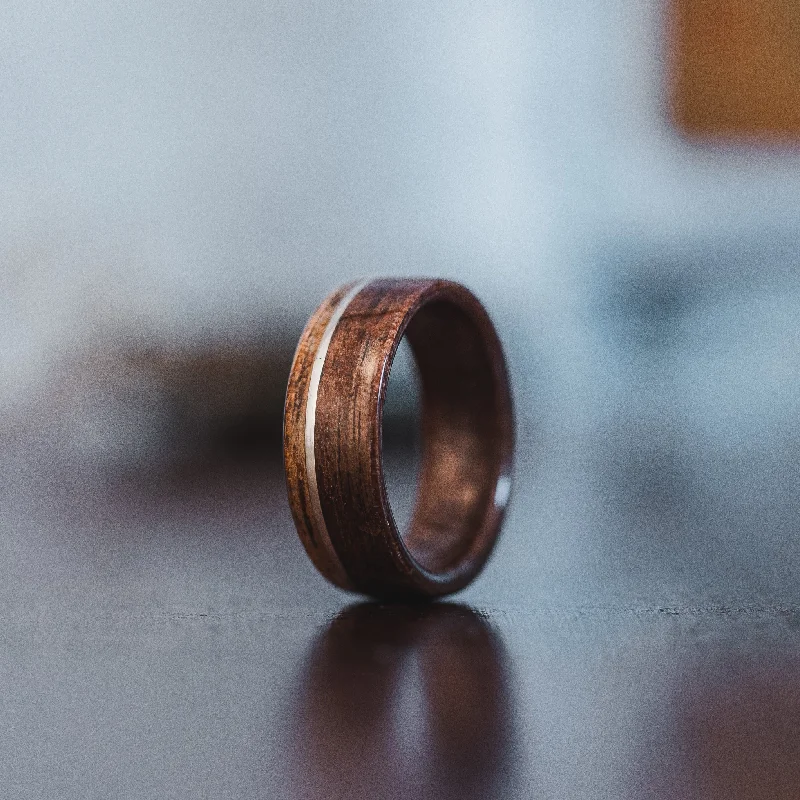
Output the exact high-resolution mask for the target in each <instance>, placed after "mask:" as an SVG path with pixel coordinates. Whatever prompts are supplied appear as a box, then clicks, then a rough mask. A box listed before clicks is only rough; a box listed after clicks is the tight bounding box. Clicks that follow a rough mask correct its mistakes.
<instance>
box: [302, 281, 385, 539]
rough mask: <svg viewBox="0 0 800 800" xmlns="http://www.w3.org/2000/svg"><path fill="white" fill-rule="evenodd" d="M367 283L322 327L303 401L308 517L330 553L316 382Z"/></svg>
mask: <svg viewBox="0 0 800 800" xmlns="http://www.w3.org/2000/svg"><path fill="white" fill-rule="evenodd" d="M369 282H370V281H369V280H365V281H360V282H359V283H357V284H356V285H355V286H353V288H352V289H350V291H349V292H348V293H347V294H346V295H345V296H344V297H343V298H342V299H341V300H340V301H339V303H338V305H337V306H336V308H334V309H333V313H332V314H331V318H330V319H329V320H328V324H327V325H326V326H325V330H324V332H323V334H322V339H321V340H320V343H319V347H318V348H317V353H316V355H315V356H314V363H313V365H312V366H311V377H310V378H309V382H308V400H307V401H306V430H305V434H306V476H307V479H308V494H309V497H310V499H311V516H312V522H313V524H314V531H315V533H317V535H318V536H319V537H320V538H322V539H324V540H325V543H326V544H327V545H328V547H329V549H330V550H331V551H333V552H335V551H334V550H333V545H332V544H331V538H330V535H329V534H328V526H327V525H326V524H325V518H324V517H323V516H322V505H321V504H320V500H319V487H318V486H317V458H316V455H315V454H314V429H315V427H316V423H317V395H318V394H319V380H320V378H321V377H322V368H323V367H324V366H325V358H326V356H327V355H328V347H329V346H330V343H331V339H332V338H333V334H334V331H335V330H336V326H337V325H338V324H339V320H340V319H341V318H342V315H343V314H344V312H345V311H347V307H348V306H349V305H350V303H351V302H352V300H353V298H354V297H355V296H356V295H357V294H358V293H359V292H360V291H361V290H362V289H363V288H364V287H365V286H366V285H367V284H368V283H369Z"/></svg>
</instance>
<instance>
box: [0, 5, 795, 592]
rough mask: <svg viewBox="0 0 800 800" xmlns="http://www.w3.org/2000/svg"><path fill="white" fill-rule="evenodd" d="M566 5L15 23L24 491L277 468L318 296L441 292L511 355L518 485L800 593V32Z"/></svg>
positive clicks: (5, 291) (5, 289) (736, 9)
mask: <svg viewBox="0 0 800 800" xmlns="http://www.w3.org/2000/svg"><path fill="white" fill-rule="evenodd" d="M557 5H558V7H557V8H556V7H554V5H553V4H552V3H541V2H524V3H522V2H520V3H517V2H513V0H502V1H501V2H492V0H488V1H487V2H469V3H448V2H445V3H437V4H434V5H431V4H430V3H415V2H410V3H403V4H400V5H397V4H374V3H355V4H345V5H343V4H340V3H315V2H304V1H303V0H301V2H292V3H279V2H272V0H268V1H267V2H263V1H262V2H257V3H253V2H240V3H235V4H230V3H216V2H214V1H213V0H208V1H204V2H201V3H195V4H186V3H156V4H154V3H148V2H140V3H135V4H130V3H118V2H112V3H107V2H103V3H99V2H91V0H87V1H85V2H77V3H67V4H64V3H47V2H45V3H42V4H36V5H31V4H27V3H24V4H21V5H20V4H13V5H11V6H9V7H8V8H6V9H5V10H4V11H3V12H2V24H1V25H0V53H2V57H1V58H2V70H1V71H0V92H2V95H1V96H2V103H3V115H2V122H0V220H2V237H0V239H1V241H0V247H2V265H3V266H2V271H1V272H0V281H2V293H1V294H0V303H2V315H1V316H0V319H2V331H3V335H2V339H0V373H1V374H2V380H1V382H0V385H2V393H1V394H0V403H1V404H2V408H1V410H0V437H1V439H2V451H3V453H4V458H5V459H6V460H7V461H8V463H9V466H8V469H7V471H6V476H7V479H6V483H7V485H8V486H13V485H15V484H19V485H20V486H22V487H28V488H30V486H31V485H32V484H31V480H32V478H33V476H35V475H39V476H40V477H41V478H42V481H43V483H42V487H41V491H40V492H39V493H38V494H37V496H40V497H41V495H42V494H44V495H52V494H54V493H55V494H57V493H58V487H59V486H60V485H61V484H62V483H63V482H64V480H67V482H69V481H73V482H78V483H81V482H83V481H89V484H82V485H84V486H85V485H91V486H95V485H101V484H102V485H103V486H107V485H108V484H109V482H110V483H114V482H119V481H123V482H125V481H129V480H131V479H132V480H134V481H135V482H137V484H141V483H142V482H144V483H145V484H146V485H147V486H149V487H150V489H154V488H155V487H157V486H162V487H163V486H164V485H165V481H168V480H170V479H171V477H173V476H174V475H176V474H180V475H182V474H183V473H184V471H185V470H187V469H190V470H191V469H194V468H195V466H196V465H197V464H202V465H203V466H202V469H203V470H205V469H206V468H207V467H208V466H209V465H210V466H211V468H212V470H213V469H214V468H216V466H218V465H221V464H225V463H228V461H227V460H228V459H230V458H232V459H233V460H234V461H240V460H241V459H242V458H244V459H247V458H253V457H256V458H259V457H266V456H273V457H278V456H279V455H280V424H281V422H280V421H281V412H282V403H283V395H284V391H285V384H286V376H287V373H288V368H289V364H290V362H291V357H292V353H293V349H294V346H295V343H296V341H297V338H298V336H299V333H300V331H301V330H302V327H303V325H304V323H305V321H306V319H307V318H308V316H309V314H310V313H311V312H312V311H313V309H314V308H315V307H316V305H317V304H318V303H319V301H320V300H321V299H322V298H323V297H324V296H325V294H327V293H328V292H329V291H331V290H332V289H333V288H335V287H336V286H338V285H339V284H341V283H343V282H345V281H348V280H350V279H352V278H353V277H354V276H365V275H433V276H443V277H447V278H452V279H455V280H458V281H461V282H464V283H466V284H467V285H468V286H469V287H470V288H471V289H473V291H475V292H476V293H477V294H478V295H479V296H480V297H481V298H482V300H483V301H484V302H485V304H486V305H487V307H488V308H489V310H490V312H491V314H492V315H493V317H494V319H495V321H496V324H497V326H498V328H499V330H500V333H501V336H502V339H503V341H504V343H505V346H506V348H507V353H508V360H509V363H510V369H511V374H512V377H513V382H514V390H515V397H516V409H517V416H518V425H519V440H520V441H519V455H518V464H519V474H520V476H521V478H520V480H519V481H518V490H519V493H520V494H521V495H522V496H523V497H524V495H525V492H526V487H528V489H529V490H530V492H531V493H535V494H536V495H537V496H538V497H539V498H540V499H539V500H538V501H536V504H535V507H536V508H537V509H539V510H543V512H544V510H545V509H549V510H547V511H546V514H549V515H550V517H549V518H550V520H551V522H552V520H553V515H554V514H555V515H558V514H567V515H571V516H570V519H572V520H573V522H574V520H575V519H578V520H579V521H580V522H581V524H585V525H588V526H590V527H595V528H598V526H599V528H602V527H603V526H604V525H605V526H607V527H608V529H609V531H610V533H609V536H610V537H611V539H610V540H609V541H610V546H609V547H605V546H604V547H603V548H600V550H602V551H603V552H605V553H607V554H611V555H610V556H609V558H611V561H612V563H618V561H619V558H620V557H622V558H623V562H626V561H627V562H633V561H636V563H637V567H636V568H637V570H640V569H641V564H642V559H641V556H642V554H641V552H639V551H638V550H636V548H633V550H631V551H630V553H629V552H628V551H629V550H630V548H629V545H628V544H627V543H626V541H625V536H624V535H622V534H614V530H619V529H622V528H624V525H625V524H627V523H626V520H627V521H630V519H633V520H634V521H635V522H636V524H637V525H638V524H640V523H641V524H644V525H650V526H653V525H654V526H656V527H659V526H660V527H661V528H668V529H670V530H673V529H676V528H680V529H681V530H683V531H687V530H688V531H691V533H683V534H681V533H673V534H670V535H671V536H672V537H673V539H672V540H670V539H669V538H668V539H667V544H666V545H665V551H664V552H663V553H661V554H660V555H659V557H658V558H659V559H667V560H669V559H670V558H672V556H670V552H671V548H673V546H674V544H675V542H676V541H677V542H678V543H680V542H681V541H682V540H681V537H682V536H683V537H684V538H688V537H691V538H695V539H696V538H698V537H697V535H696V532H697V531H698V530H700V529H702V530H706V531H707V535H705V536H703V537H699V538H700V539H701V540H703V541H705V542H711V541H713V542H715V544H714V546H713V548H712V550H713V552H711V551H709V552H704V550H703V548H704V546H705V545H704V544H703V541H700V542H698V543H697V544H696V546H697V548H698V555H697V559H698V560H701V561H702V560H704V559H705V566H704V569H706V568H709V567H708V559H709V558H710V559H711V563H712V565H713V563H717V565H718V566H719V569H720V573H719V574H720V575H722V574H723V573H722V571H723V570H724V571H725V574H726V575H731V576H738V581H739V584H737V585H740V587H747V588H748V591H749V592H751V593H752V594H753V596H757V595H759V594H760V593H763V592H765V591H766V592H767V593H769V591H771V589H773V588H775V587H778V588H779V589H780V590H785V591H787V592H791V593H792V596H793V597H795V596H796V595H795V594H794V592H795V591H796V590H795V588H794V582H793V578H792V575H791V570H790V569H789V568H788V566H787V565H788V564H791V563H792V560H791V559H793V558H795V557H796V555H797V552H796V547H795V545H794V542H793V534H794V530H795V512H796V510H797V501H798V498H800V476H798V473H797V470H796V452H797V446H798V441H799V437H800V431H799V430H798V424H797V420H798V412H800V394H799V393H798V391H797V378H798V366H800V349H799V348H798V345H799V344H800V341H798V339H799V337H800V334H799V333H798V331H800V326H799V325H798V323H799V322H800V304H799V303H798V290H799V289H800V283H799V282H798V280H799V278H800V273H798V240H799V237H800V151H798V148H797V146H796V143H797V139H796V138H793V137H794V136H796V134H797V133H798V130H800V128H799V127H798V119H797V112H796V109H797V107H798V106H797V105H795V104H794V101H795V99H798V97H800V90H798V86H800V61H798V56H797V50H796V48H795V49H792V47H793V45H792V42H794V43H795V44H796V41H797V40H796V36H797V32H798V30H800V17H798V14H797V11H796V9H795V8H794V5H793V4H791V3H789V2H788V0H786V1H785V2H784V0H775V1H774V2H773V3H766V4H762V6H763V7H762V6H759V9H761V10H760V11H758V12H754V11H753V10H752V9H751V8H750V6H749V4H746V3H739V4H736V5H735V6H731V7H729V8H728V10H727V12H725V13H721V12H720V8H718V7H717V6H718V5H719V4H718V3H717V4H716V5H715V3H714V2H711V0H704V1H703V2H700V0H676V2H674V3H672V4H671V5H670V4H664V3H661V2H635V3H634V2H623V1H620V2H609V3H605V4H602V5H598V4H596V3H591V2H585V1H584V2H582V1H581V0H577V1H576V2H567V3H561V4H557ZM748 9H750V10H748ZM720 19H724V20H727V22H725V24H724V25H722V23H718V21H719V20H720ZM721 25H722V27H720V26H721ZM759 25H760V27H759ZM726 26H727V27H726ZM770 36H771V37H772V39H770ZM793 37H795V38H793ZM726 65H728V66H730V69H727V70H726ZM721 76H727V77H726V78H723V77H721ZM400 372H402V375H400V377H397V378H396V379H395V384H399V386H400V388H399V389H397V390H396V395H397V396H398V397H399V398H400V399H399V401H397V402H395V403H394V405H393V406H392V414H391V416H393V417H397V418H398V419H400V420H401V423H402V420H403V419H406V420H408V419H412V418H413V417H412V415H413V402H412V400H413V392H411V391H410V389H409V386H410V385H411V384H410V383H409V381H410V378H409V377H408V376H409V375H410V374H411V373H410V370H408V369H404V370H400V371H399V372H398V374H399V373H400ZM403 376H405V377H403ZM404 398H405V399H404ZM409 398H411V399H409ZM407 427H408V426H406V428H403V425H402V424H401V425H400V430H406V429H407ZM400 438H401V439H402V436H401V437H400ZM226 474H230V473H226ZM537 481H538V483H537ZM542 481H544V482H545V484H546V483H547V482H548V481H550V484H548V485H550V489H549V490H548V489H547V488H546V487H545V485H544V484H542ZM532 487H536V488H535V489H534V488H532ZM129 489H130V487H128V488H127V489H126V490H125V492H128V491H129ZM150 489H148V491H150ZM84 491H85V490H84ZM548 491H550V492H551V493H550V494H548ZM553 493H555V494H553ZM34 494H36V493H34ZM123 494H124V493H123ZM93 496H94V495H93ZM556 496H558V497H563V498H567V497H568V498H569V501H568V502H562V501H558V500H556V499H555V497H556ZM73 500H74V498H73ZM523 506H524V502H523ZM525 513H528V512H527V511H526V512H525ZM601 518H602V519H601ZM722 519H725V520H727V521H726V522H725V525H726V528H725V531H724V533H723V532H720V531H718V532H717V533H716V534H715V533H714V531H715V530H717V529H716V528H715V527H714V526H715V525H716V526H719V524H720V520H722ZM570 524H572V523H570ZM754 526H755V527H754ZM599 528H598V529H599ZM665 535H666V534H664V533H663V531H662V533H661V534H659V535H658V537H657V538H658V540H659V541H662V542H663V541H664V536H665ZM615 536H617V539H616V540H615V539H614V537H615ZM723 540H725V541H724V542H723V546H722V551H723V552H725V553H726V554H727V555H726V556H725V557H724V558H723V561H722V562H719V558H720V548H719V547H718V545H719V544H720V542H722V541H723ZM725 542H727V544H725ZM683 543H684V544H685V543H686V542H685V541H684V542H683ZM576 546H577V547H578V549H579V550H580V552H581V553H583V554H584V556H585V557H583V558H581V559H579V560H578V562H575V561H574V557H575V549H574V548H572V547H570V548H566V549H564V548H562V549H563V550H564V553H565V555H564V559H563V563H562V562H558V563H554V564H553V574H557V573H558V572H559V570H561V569H562V568H563V567H564V566H566V565H567V564H574V563H578V564H579V565H582V566H583V567H585V566H586V564H587V563H589V562H592V561H595V560H596V559H597V558H598V557H599V558H601V559H602V558H603V557H604V556H603V552H600V553H597V552H594V550H593V546H592V545H591V543H588V542H586V541H583V542H581V543H580V544H578V545H576ZM709 547H711V546H710V545H709ZM677 552H679V553H681V552H682V551H680V548H678V551H677ZM676 557H677V558H679V559H683V555H678V556H676ZM683 560H685V559H683ZM659 563H661V561H659ZM732 565H733V567H732ZM737 565H738V566H737ZM578 569H579V567H578ZM731 569H732V570H733V571H731ZM659 574H660V573H659V572H658V570H656V571H655V572H653V573H650V575H649V577H650V578H653V577H654V576H656V577H657V576H658V575H659ZM732 579H733V578H732ZM699 586H700V584H697V586H695V588H699Z"/></svg>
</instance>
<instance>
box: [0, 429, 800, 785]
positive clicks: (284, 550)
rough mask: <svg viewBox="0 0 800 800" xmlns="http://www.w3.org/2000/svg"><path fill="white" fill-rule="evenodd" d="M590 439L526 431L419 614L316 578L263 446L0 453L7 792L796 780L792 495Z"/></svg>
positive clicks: (1, 703) (398, 470) (799, 697)
mask: <svg viewBox="0 0 800 800" xmlns="http://www.w3.org/2000/svg"><path fill="white" fill-rule="evenodd" d="M602 441H603V442H605V444H604V445H603V446H602V447H600V446H598V445H594V446H589V443H587V442H586V441H584V442H582V443H581V442H572V443H565V441H560V442H559V443H550V444H548V443H547V442H542V441H540V442H539V443H538V446H537V447H530V448H529V449H525V448H524V447H523V449H521V451H520V453H519V459H518V461H519V466H518V471H517V484H516V495H515V497H514V500H513V505H512V510H511V513H510V517H509V519H508V522H507V525H506V528H505V531H504V533H503V538H502V540H501V542H500V544H499V547H498V549H497V551H496V554H495V555H494V557H493V559H492V560H491V562H490V564H489V566H488V568H487V569H486V571H485V572H484V574H483V575H482V576H481V577H480V578H479V579H478V580H477V581H476V583H474V584H473V585H472V586H471V587H469V588H468V589H467V590H466V591H464V592H463V593H461V594H460V595H457V596H455V597H453V598H452V599H451V600H450V601H449V602H447V603H440V604H436V605H434V606H430V607H411V606H384V605H379V604H373V603H369V602H366V601H365V600H364V599H363V598H359V597H357V596H353V595H348V594H345V593H343V592H340V591H338V590H335V589H333V588H331V587H330V586H328V585H327V584H326V583H325V582H324V581H323V580H322V579H321V578H320V577H319V575H318V574H317V573H316V572H315V570H314V568H313V567H312V565H311V562H310V561H309V560H308V558H307V557H306V555H305V553H304V551H303V548H302V546H301V545H300V542H299V540H298V538H297V535H296V533H295V530H294V527H293V525H292V521H291V516H290V513H289V509H288V506H287V502H286V497H285V490H284V484H283V476H282V470H281V466H280V463H279V462H278V461H267V462H259V463H242V462H241V461H236V462H231V463H222V462H219V463H216V462H215V463H213V464H206V465H196V466H193V467H189V466H186V467H184V468H182V469H180V470H177V469H176V470H171V471H170V470H165V471H162V472H160V473H154V474H153V475H149V476H147V477H143V476H142V475H134V476H127V477H126V476H119V475H117V476H116V477H115V478H114V479H113V480H112V479H109V478H108V475H107V474H106V473H105V472H104V471H103V470H102V469H99V468H98V469H96V470H92V469H91V468H89V467H87V466H86V465H85V464H84V465H83V467H82V468H81V469H79V470H74V469H72V468H71V467H70V465H69V464H65V463H59V462H58V460H57V459H54V458H51V459H49V460H48V459H45V460H41V459H40V460H39V461H36V460H35V459H33V458H31V459H29V460H28V461H26V460H24V459H22V460H18V461H17V462H15V463H14V464H13V465H12V466H11V467H9V470H8V472H7V474H8V475H9V478H10V479H9V480H8V482H7V485H6V488H5V490H4V494H3V499H2V504H0V514H2V530H3V538H2V548H3V559H2V562H0V563H2V567H1V569H2V571H3V574H2V581H0V597H1V598H2V609H3V618H2V627H0V636H2V646H1V647H0V682H1V683H0V685H1V686H2V692H0V708H2V720H3V736H2V756H1V757H0V785H1V786H2V787H3V796H4V797H8V798H16V797H20V798H22V797H50V798H54V797H58V798H80V799H81V800H85V798H90V797H97V798H109V797H115V798H137V799H141V798H167V797H168V798H192V799H193V800H194V798H198V797H208V798H261V797H263V798H317V797H319V798H322V797H325V798H336V797H342V798H344V797H347V798H351V797H353V798H362V797H363V798H382V797H397V798H404V799H405V800H410V799H411V798H417V797H431V798H433V797H436V798H443V797H444V798H447V797H453V798H473V797H474V798H478V797H480V798H503V797H514V798H517V797H552V798H559V800H562V799H563V798H572V797H574V798H631V799H632V800H634V799H635V800H639V799H641V798H664V800H666V799H667V798H669V799H670V800H672V798H676V797H681V798H693V797H696V798H716V797H719V798H727V799H728V800H736V799H737V798H771V799H773V800H774V798H788V797H792V798H795V797H798V796H799V794H798V792H799V791H800V790H799V789H798V787H800V625H799V624H798V623H799V622H800V616H799V615H798V606H797V605H796V602H797V597H798V592H797V588H796V581H795V567H796V565H797V564H798V545H797V541H796V537H793V536H790V535H788V534H787V531H788V530H789V527H790V526H791V528H792V529H793V526H794V524H795V520H794V517H791V518H789V517H788V516H787V515H788V511H787V509H788V507H787V506H780V498H781V497H785V495H786V492H785V486H784V487H781V486H780V481H779V479H778V477H777V476H776V477H775V481H776V483H775V486H776V487H777V488H776V489H775V490H774V492H773V495H772V503H771V507H772V509H773V516H771V517H770V516H769V515H768V514H767V513H766V511H765V508H767V506H766V505H765V504H767V503H768V501H770V495H769V494H768V493H767V494H765V490H764V484H763V483H761V482H758V481H762V479H763V477H764V476H763V470H762V472H761V473H758V474H759V475H760V477H756V473H755V472H754V473H753V475H752V476H750V477H748V476H747V475H745V476H743V477H741V478H740V480H739V483H738V484H737V486H738V489H739V490H740V491H741V492H745V491H746V490H747V489H748V487H749V488H750V490H751V491H752V492H753V493H754V494H752V495H751V501H750V502H746V501H745V499H743V500H742V502H741V503H738V504H735V503H729V504H728V507H727V508H726V507H723V504H722V503H721V501H720V498H721V497H722V498H725V497H727V495H726V494H725V492H723V491H722V490H721V489H720V488H719V486H720V485H721V484H719V485H718V484H715V483H714V479H713V476H710V475H708V474H706V475H701V476H700V478H699V479H698V480H695V481H694V482H692V481H690V480H687V479H686V475H687V474H688V473H686V471H685V470H684V469H683V468H682V467H681V463H682V462H680V460H679V459H678V460H676V458H677V457H676V455H675V453H674V452H672V454H671V455H670V451H669V450H664V448H663V447H656V446H652V447H651V448H650V449H649V450H645V451H643V452H645V455H646V457H645V456H641V457H635V456H634V455H631V452H630V450H629V449H626V450H625V451H624V452H623V451H621V450H614V449H613V447H612V444H613V437H609V436H607V435H604V436H603V437H602ZM625 441H626V442H627V443H629V444H630V443H631V442H634V443H635V442H636V441H637V440H636V435H635V434H632V435H628V436H626V437H625ZM680 452H681V451H678V456H680ZM665 453H666V455H665ZM669 458H672V459H673V460H672V461H670V463H671V464H673V467H674V468H673V469H672V471H670V470H669V469H666V468H665V459H667V460H668V459H669ZM398 464H399V465H400V466H399V467H398V466H397V465H398ZM403 464H404V462H403V458H402V456H401V457H399V458H398V460H397V462H396V463H395V468H394V469H393V471H392V475H394V476H395V478H394V480H395V481H396V484H397V485H396V486H395V488H394V489H393V490H392V491H395V497H398V498H400V499H399V500H398V501H397V502H398V503H399V504H402V502H403V499H402V496H401V495H402V491H400V490H401V489H402V488H403V486H406V487H407V486H408V483H407V482H405V483H404V481H406V480H407V476H405V477H404V475H403ZM715 487H716V489H715ZM390 488H391V487H390ZM742 497H743V498H746V497H747V495H746V494H743V495H742ZM752 497H757V498H759V500H758V502H755V501H753V500H752ZM784 517H786V518H784ZM782 526H783V527H782Z"/></svg>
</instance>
